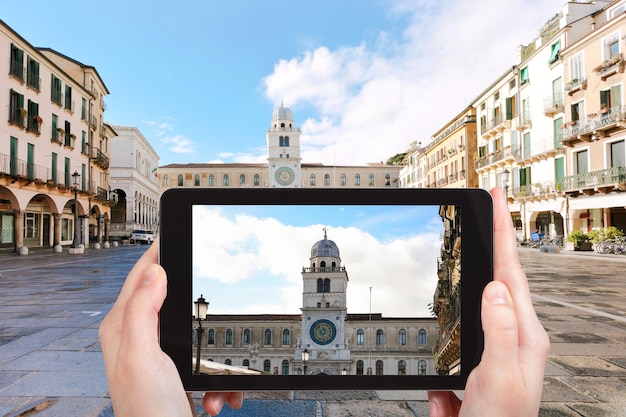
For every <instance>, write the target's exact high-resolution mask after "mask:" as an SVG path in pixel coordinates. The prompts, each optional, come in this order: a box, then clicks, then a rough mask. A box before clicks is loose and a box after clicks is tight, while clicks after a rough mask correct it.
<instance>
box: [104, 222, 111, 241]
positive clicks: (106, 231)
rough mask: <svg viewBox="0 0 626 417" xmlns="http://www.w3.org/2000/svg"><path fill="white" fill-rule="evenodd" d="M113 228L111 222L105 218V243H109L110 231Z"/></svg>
mask: <svg viewBox="0 0 626 417" xmlns="http://www.w3.org/2000/svg"><path fill="white" fill-rule="evenodd" d="M110 227H111V220H110V219H108V218H106V217H105V218H104V241H105V242H108V241H109V229H110Z"/></svg>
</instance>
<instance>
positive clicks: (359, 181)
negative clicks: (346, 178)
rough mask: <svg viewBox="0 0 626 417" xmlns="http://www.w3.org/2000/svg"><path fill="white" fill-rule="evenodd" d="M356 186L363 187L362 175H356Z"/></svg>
mask: <svg viewBox="0 0 626 417" xmlns="http://www.w3.org/2000/svg"><path fill="white" fill-rule="evenodd" d="M354 185H361V175H359V174H356V175H355V176H354Z"/></svg>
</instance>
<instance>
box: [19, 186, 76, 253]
mask: <svg viewBox="0 0 626 417" xmlns="http://www.w3.org/2000/svg"><path fill="white" fill-rule="evenodd" d="M73 206H74V203H73V201H72V207H71V209H72V210H73ZM56 211H57V210H56V206H55V204H54V202H53V201H52V199H51V198H50V197H49V196H47V195H45V194H37V195H35V196H33V198H31V199H30V201H29V202H28V205H27V206H26V210H24V246H26V247H31V248H32V247H50V246H53V245H54V219H53V217H52V213H53V212H55V213H56ZM72 213H73V211H72Z"/></svg>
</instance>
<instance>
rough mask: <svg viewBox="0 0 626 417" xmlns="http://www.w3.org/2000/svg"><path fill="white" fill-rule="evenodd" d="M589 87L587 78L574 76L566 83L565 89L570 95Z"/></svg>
mask: <svg viewBox="0 0 626 417" xmlns="http://www.w3.org/2000/svg"><path fill="white" fill-rule="evenodd" d="M586 89H587V78H574V79H573V80H571V81H570V82H568V83H567V84H565V91H567V94H569V95H570V96H571V95H572V94H574V93H575V92H576V91H578V90H586Z"/></svg>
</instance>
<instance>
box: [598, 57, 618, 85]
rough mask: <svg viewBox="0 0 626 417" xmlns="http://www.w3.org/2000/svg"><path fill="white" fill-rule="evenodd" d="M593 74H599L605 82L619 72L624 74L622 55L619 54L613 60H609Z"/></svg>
mask: <svg viewBox="0 0 626 417" xmlns="http://www.w3.org/2000/svg"><path fill="white" fill-rule="evenodd" d="M593 72H595V73H596V74H598V76H599V77H600V79H602V81H605V80H606V79H607V78H609V77H610V76H611V75H614V74H617V73H618V72H624V60H623V58H622V54H617V55H615V56H614V57H612V58H611V59H608V60H606V61H604V62H603V63H601V64H600V65H598V66H597V67H595V68H594V69H593Z"/></svg>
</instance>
